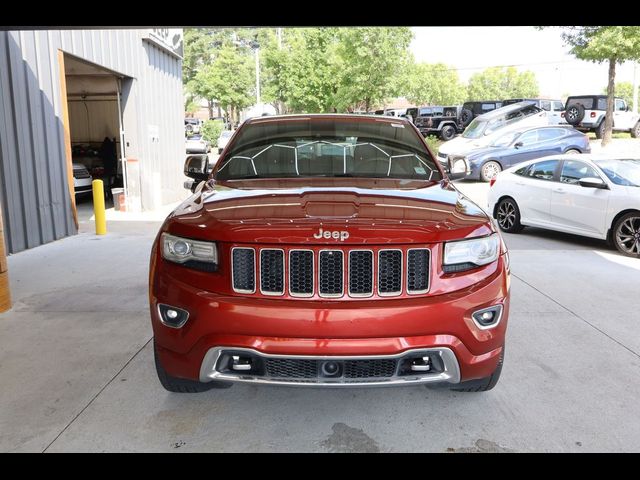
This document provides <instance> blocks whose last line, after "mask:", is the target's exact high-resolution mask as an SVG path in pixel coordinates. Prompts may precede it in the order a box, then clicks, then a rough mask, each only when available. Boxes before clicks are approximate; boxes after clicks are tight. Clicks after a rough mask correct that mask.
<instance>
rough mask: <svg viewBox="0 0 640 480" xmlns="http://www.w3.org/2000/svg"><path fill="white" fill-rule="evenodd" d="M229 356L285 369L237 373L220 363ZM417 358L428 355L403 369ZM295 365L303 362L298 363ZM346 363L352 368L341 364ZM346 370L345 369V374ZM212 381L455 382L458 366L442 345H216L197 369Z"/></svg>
mask: <svg viewBox="0 0 640 480" xmlns="http://www.w3.org/2000/svg"><path fill="white" fill-rule="evenodd" d="M232 354H237V355H246V356H247V357H246V358H253V359H255V360H256V361H258V362H261V363H268V362H280V363H281V364H284V365H286V367H284V368H283V367H279V368H278V367H276V371H269V370H266V371H257V372H249V373H245V372H242V371H238V372H236V371H233V370H232V369H229V368H225V367H224V363H225V362H224V361H225V357H228V356H229V355H232ZM415 358H429V359H430V363H429V364H428V365H419V366H416V370H415V371H412V370H410V369H403V367H405V366H406V365H407V364H408V363H410V361H411V359H415ZM376 362H378V363H381V362H386V365H391V366H392V368H386V369H385V370H386V371H384V372H381V368H380V367H378V368H377V369H376V366H375V363H376ZM296 364H301V366H298V367H297V366H296ZM323 364H334V365H339V366H340V368H339V367H336V368H339V370H337V372H338V375H336V376H330V375H324V374H323V373H322V365H323ZM345 366H350V367H351V368H345ZM309 367H311V371H309ZM314 367H315V372H314V371H313V370H314ZM296 368H297V370H296ZM285 370H286V371H285ZM345 370H348V371H347V372H345ZM358 370H359V371H358ZM367 370H368V371H369V372H367ZM211 380H217V381H232V382H240V383H258V384H269V385H299V386H328V387H345V386H347V387H349V386H351V387H352V386H399V385H414V384H423V383H438V382H448V383H458V382H459V381H460V368H459V366H458V361H457V360H456V356H455V354H454V353H453V351H452V350H451V349H450V348H443V347H438V348H430V349H411V350H407V351H405V352H402V353H399V354H395V355H364V356H363V355H359V356H353V355H333V356H328V355H325V356H318V355H281V354H267V353H262V352H259V351H258V350H254V349H246V348H242V349H238V348H233V347H214V348H212V349H210V350H209V351H208V352H207V353H206V355H205V357H204V360H203V362H202V366H201V368H200V381H201V382H208V381H211Z"/></svg>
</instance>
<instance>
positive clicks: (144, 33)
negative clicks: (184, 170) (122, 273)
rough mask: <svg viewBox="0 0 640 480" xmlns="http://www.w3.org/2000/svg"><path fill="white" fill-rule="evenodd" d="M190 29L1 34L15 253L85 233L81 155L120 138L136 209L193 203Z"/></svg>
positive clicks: (4, 171)
mask: <svg viewBox="0 0 640 480" xmlns="http://www.w3.org/2000/svg"><path fill="white" fill-rule="evenodd" d="M183 122H184V108H183V89H182V30H180V29H131V30H115V29H112V30H38V31H4V32H0V202H1V204H2V215H3V219H4V231H5V239H6V245H7V250H8V252H10V253H15V252H19V251H21V250H24V249H27V248H32V247H35V246H38V245H41V244H44V243H47V242H50V241H53V240H57V239H59V238H62V237H65V236H68V235H73V234H75V233H76V232H77V216H76V215H77V213H76V210H75V193H74V179H73V164H72V162H73V160H72V148H73V147H74V144H76V143H81V142H99V141H100V140H102V138H104V137H109V138H113V139H114V140H115V144H117V156H118V171H120V172H124V174H123V177H124V178H123V181H124V187H125V189H126V192H127V205H128V207H129V208H130V209H132V210H137V209H142V210H150V209H154V208H157V207H158V206H160V205H162V204H167V203H171V202H175V201H178V200H180V199H182V198H184V189H183V186H182V179H181V175H180V174H179V172H180V171H181V162H182V159H183V158H184V123H183Z"/></svg>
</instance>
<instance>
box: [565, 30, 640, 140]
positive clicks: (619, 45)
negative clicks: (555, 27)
mask: <svg viewBox="0 0 640 480" xmlns="http://www.w3.org/2000/svg"><path fill="white" fill-rule="evenodd" d="M563 28H564V31H563V33H562V38H563V40H564V42H565V43H566V44H567V45H568V46H570V47H571V53H572V54H574V55H575V56H576V58H579V59H580V60H587V61H590V62H596V63H602V62H608V64H609V73H608V83H607V113H606V115H605V133H604V137H603V138H602V146H605V145H606V144H607V143H609V142H610V141H611V131H612V127H613V98H614V96H615V76H616V64H619V63H623V62H625V61H628V60H640V27H638V26H587V27H574V26H567V27H563Z"/></svg>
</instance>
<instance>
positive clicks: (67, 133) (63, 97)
mask: <svg viewBox="0 0 640 480" xmlns="http://www.w3.org/2000/svg"><path fill="white" fill-rule="evenodd" d="M58 69H59V74H60V75H59V78H60V103H61V108H62V110H61V113H62V127H63V136H64V153H65V157H66V164H67V186H68V187H69V196H70V198H71V212H72V213H73V222H74V223H75V225H76V230H78V228H79V223H78V208H77V207H76V189H75V186H74V184H73V183H74V182H73V157H72V154H71V129H70V123H69V104H68V103H67V102H68V100H67V77H66V74H65V68H64V52H63V51H62V50H58Z"/></svg>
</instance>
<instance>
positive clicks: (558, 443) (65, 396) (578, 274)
mask: <svg viewBox="0 0 640 480" xmlns="http://www.w3.org/2000/svg"><path fill="white" fill-rule="evenodd" d="M461 183H465V184H466V183H468V182H461ZM486 188H487V187H486V185H482V184H470V183H469V184H468V185H462V186H461V189H462V190H464V191H466V192H467V193H468V194H469V195H470V196H471V197H472V198H474V197H476V198H478V199H480V201H481V199H482V196H483V195H484V193H483V189H486ZM159 225H160V222H159V221H157V220H155V219H154V220H148V221H138V222H125V221H111V222H110V223H109V234H108V235H106V236H104V237H96V236H94V235H93V233H92V229H91V227H92V225H91V224H90V223H89V222H87V223H83V224H82V226H81V232H83V233H81V234H80V235H77V236H75V237H71V238H67V239H64V240H60V241H58V242H54V243H52V244H49V245H45V246H42V247H38V248H36V249H33V250H30V251H26V252H22V253H20V254H17V255H12V256H11V257H9V272H10V279H11V284H12V288H13V297H14V302H15V306H14V308H13V309H12V310H11V311H10V312H8V313H6V314H3V315H1V316H0V384H1V385H2V389H0V451H47V452H64V451H214V452H218V451H220V452H222V451H234V452H241V451H260V452H263V451H267V452H270V451H296V452H298V451H299V452H312V451H330V452H350V451H357V452H360V451H371V452H376V451H381V452H395V451H430V452H447V451H450V452H458V451H463V452H466V451H543V452H544V451H562V452H583V451H636V452H637V451H640V422H638V419H639V418H640V403H639V402H638V401H637V399H638V398H639V397H640V381H639V380H638V379H639V378H640V340H639V339H640V336H639V335H638V334H637V324H638V320H639V318H638V315H637V313H636V312H638V311H639V310H640V296H638V295H637V285H638V284H639V282H640V260H636V259H628V258H625V257H621V256H619V255H617V253H616V252H615V251H614V250H611V249H609V248H608V247H607V246H606V244H605V243H604V242H599V241H596V240H589V239H581V238H580V237H575V236H572V235H564V234H560V233H553V232H545V231H543V230H538V229H525V231H524V232H523V233H522V234H519V235H505V241H506V243H507V245H508V246H509V248H510V250H511V258H512V270H513V276H512V279H513V283H512V301H511V304H512V307H511V316H510V319H509V322H510V324H509V330H508V333H507V350H506V359H505V365H504V369H503V373H502V378H501V380H500V382H499V383H498V385H497V387H496V388H495V389H493V390H492V391H490V392H486V393H476V394H468V393H465V394H463V393H457V392H450V391H449V390H446V389H440V388H425V387H402V388H381V389H367V388H359V389H351V390H323V389H317V388H312V389H300V388H291V387H256V386H248V385H235V386H234V387H232V388H230V389H227V390H212V391H209V392H206V393H202V394H191V395H184V394H172V393H168V392H166V391H165V390H164V389H163V388H162V387H161V386H160V384H159V382H158V380H157V378H156V374H155V370H154V366H153V350H152V345H151V343H150V340H151V336H152V332H151V326H150V322H149V319H148V311H147V308H148V307H147V297H146V292H147V273H148V257H149V250H150V246H151V242H152V241H153V238H154V236H155V234H156V232H157V229H158V227H159Z"/></svg>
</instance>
